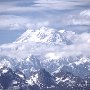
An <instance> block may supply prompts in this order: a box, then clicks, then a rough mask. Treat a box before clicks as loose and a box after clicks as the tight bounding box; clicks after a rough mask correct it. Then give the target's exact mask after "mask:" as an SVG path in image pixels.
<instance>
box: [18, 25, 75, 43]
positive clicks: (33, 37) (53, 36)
mask: <svg viewBox="0 0 90 90" xmlns="http://www.w3.org/2000/svg"><path fill="white" fill-rule="evenodd" d="M75 37H76V36H75V33H74V32H71V31H65V30H55V29H52V28H46V27H41V28H40V29H38V30H27V31H26V32H25V33H24V34H23V35H22V36H21V37H20V38H18V39H17V41H16V43H23V42H41V43H51V42H52V43H55V44H60V43H61V42H65V43H69V41H71V42H72V39H75Z"/></svg>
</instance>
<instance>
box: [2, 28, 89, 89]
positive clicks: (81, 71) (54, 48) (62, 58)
mask: <svg viewBox="0 0 90 90" xmlns="http://www.w3.org/2000/svg"><path fill="white" fill-rule="evenodd" d="M89 47H90V34H89V33H80V34H77V33H75V32H72V31H66V30H55V29H52V28H46V27H41V28H40V29H37V30H27V31H26V32H25V33H23V34H22V35H21V36H20V37H19V38H18V39H17V40H16V41H15V42H13V43H9V44H4V45H1V46H0V89H1V90H3V89H4V90H7V89H8V90H89V87H90V84H89V82H90V55H89V52H90V50H89Z"/></svg>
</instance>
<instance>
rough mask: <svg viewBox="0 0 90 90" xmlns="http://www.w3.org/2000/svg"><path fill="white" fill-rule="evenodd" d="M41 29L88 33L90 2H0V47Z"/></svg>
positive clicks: (40, 0) (1, 0) (76, 0)
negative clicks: (26, 33) (25, 33)
mask: <svg viewBox="0 0 90 90" xmlns="http://www.w3.org/2000/svg"><path fill="white" fill-rule="evenodd" d="M42 26H46V27H51V28H56V29H65V30H72V31H75V32H78V33H80V32H89V29H90V0H0V44H3V43H9V42H13V41H14V40H15V39H16V38H18V37H19V36H20V35H21V34H22V33H23V32H25V30H27V29H28V28H32V29H36V28H39V27H42Z"/></svg>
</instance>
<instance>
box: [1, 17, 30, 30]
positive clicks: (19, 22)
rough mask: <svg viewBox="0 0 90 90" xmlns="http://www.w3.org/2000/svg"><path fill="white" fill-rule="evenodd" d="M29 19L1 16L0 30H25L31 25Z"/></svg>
mask: <svg viewBox="0 0 90 90" xmlns="http://www.w3.org/2000/svg"><path fill="white" fill-rule="evenodd" d="M29 22H30V20H29V18H26V17H21V16H15V15H0V28H8V29H10V30H15V29H20V28H25V25H26V24H27V23H29Z"/></svg>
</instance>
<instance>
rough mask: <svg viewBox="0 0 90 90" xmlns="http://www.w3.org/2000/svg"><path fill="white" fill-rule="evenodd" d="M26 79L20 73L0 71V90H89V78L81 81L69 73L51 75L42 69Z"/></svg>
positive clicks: (3, 69) (61, 72)
mask: <svg viewBox="0 0 90 90" xmlns="http://www.w3.org/2000/svg"><path fill="white" fill-rule="evenodd" d="M31 73H32V75H30V77H28V78H26V76H25V75H24V74H23V72H22V71H19V70H17V71H13V70H12V69H11V68H7V67H3V68H1V69H0V90H89V89H90V77H87V78H85V79H82V78H80V77H77V76H74V75H73V74H72V73H70V72H65V71H60V72H58V73H54V74H53V75H52V74H50V73H49V72H48V71H46V70H45V69H44V68H41V69H39V70H38V71H36V72H31Z"/></svg>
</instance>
